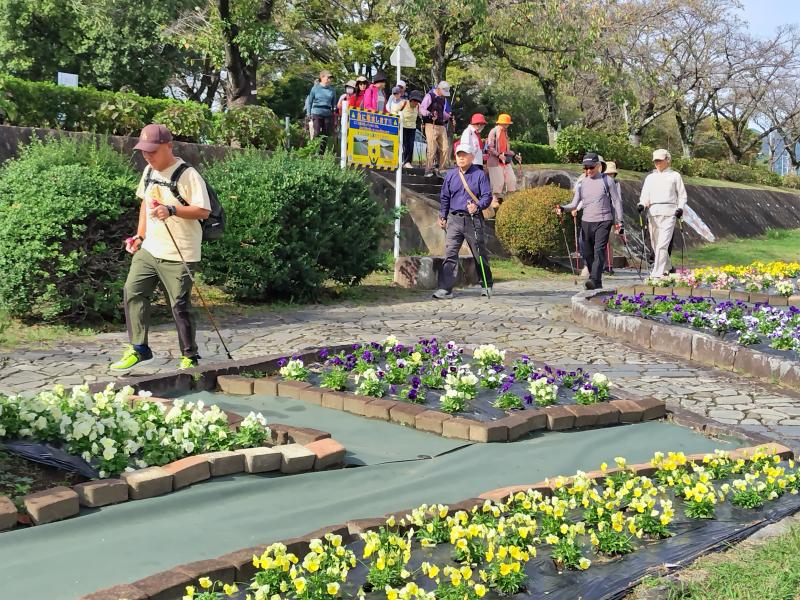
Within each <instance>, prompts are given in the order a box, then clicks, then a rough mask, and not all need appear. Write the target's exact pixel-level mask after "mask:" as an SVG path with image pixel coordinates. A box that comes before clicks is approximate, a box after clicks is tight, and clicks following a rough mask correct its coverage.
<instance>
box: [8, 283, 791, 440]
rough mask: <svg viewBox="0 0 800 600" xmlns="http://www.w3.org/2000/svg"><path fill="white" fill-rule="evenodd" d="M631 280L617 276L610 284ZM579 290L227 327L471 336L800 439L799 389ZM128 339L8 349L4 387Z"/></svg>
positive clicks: (104, 359)
mask: <svg viewBox="0 0 800 600" xmlns="http://www.w3.org/2000/svg"><path fill="white" fill-rule="evenodd" d="M622 281H623V278H620V277H615V278H613V279H611V280H610V281H608V282H607V285H609V286H610V285H614V284H615V283H616V284H617V285H620V284H622ZM577 289H578V288H576V287H575V286H574V285H573V282H572V280H571V279H566V278H565V279H543V280H529V281H514V282H506V283H500V284H498V285H497V286H496V288H495V294H494V295H493V297H492V300H491V302H487V301H486V299H485V298H483V299H482V298H481V297H480V296H479V292H478V290H477V289H469V290H465V291H461V292H459V293H458V295H457V297H456V299H454V300H451V301H435V300H432V299H430V296H429V295H428V294H427V293H420V294H419V296H414V297H412V298H411V299H406V300H403V301H393V302H391V303H388V304H374V305H366V306H364V305H358V306H356V305H347V304H340V305H335V306H319V307H314V306H312V307H304V308H298V309H296V310H291V311H287V310H285V309H283V310H280V311H275V312H266V313H264V314H262V315H260V316H258V317H249V318H246V319H243V320H239V321H237V322H231V323H227V324H224V327H223V335H224V336H225V338H226V341H227V342H228V347H229V349H230V350H231V352H232V354H233V355H234V357H236V358H247V357H251V356H257V355H263V354H272V353H282V352H286V353H290V352H292V351H294V350H299V349H301V348H305V347H308V346H319V345H325V344H335V343H342V342H350V341H353V340H359V341H368V340H372V339H382V337H384V336H386V335H388V334H389V333H394V334H395V335H397V336H398V337H399V338H401V339H404V340H407V341H412V340H411V338H413V339H418V338H419V337H430V336H436V337H438V338H440V339H448V340H449V339H453V340H456V341H457V342H459V343H464V344H478V343H495V344H497V345H498V346H500V347H502V348H506V349H508V350H514V351H518V352H527V353H529V354H530V355H532V356H534V357H537V358H539V359H543V360H546V361H548V362H550V363H552V364H554V365H558V366H571V365H576V366H577V365H585V364H587V363H588V364H590V365H593V366H594V368H595V369H596V370H599V371H603V372H605V373H606V374H608V375H609V376H610V377H611V378H612V380H614V381H618V382H620V383H621V384H624V385H625V386H629V387H631V388H635V389H638V390H641V391H643V392H647V393H649V394H653V395H656V396H658V397H663V398H665V399H666V400H667V402H668V403H669V404H670V405H672V406H681V407H683V408H686V409H688V410H691V411H693V412H695V413H697V414H700V415H703V416H708V417H712V418H714V419H716V420H717V421H720V422H723V423H727V424H737V425H741V426H743V427H746V428H749V429H751V430H752V431H756V432H759V433H763V434H766V435H771V436H772V437H774V438H776V439H779V440H781V441H783V442H788V443H790V444H792V445H795V446H797V447H800V394H796V393H793V392H790V391H787V390H783V389H779V388H777V387H774V386H767V385H762V384H760V383H757V382H756V381H755V380H753V379H747V378H743V377H739V376H736V375H733V374H730V373H724V372H721V371H715V370H713V369H708V368H705V367H699V366H696V365H693V364H689V363H684V362H681V361H680V360H679V359H675V358H672V357H668V356H664V355H659V354H656V353H653V352H650V351H642V350H639V349H636V348H634V347H630V346H627V345H625V344H622V343H619V342H617V341H615V340H609V339H606V338H604V337H602V336H600V335H599V334H596V333H594V332H591V331H588V330H586V329H583V328H581V327H578V326H577V325H575V324H574V323H572V321H571V320H570V318H569V298H570V296H571V295H572V294H573V293H575V291H577ZM198 338H199V339H198V343H199V344H200V353H201V355H202V356H203V357H204V360H206V361H219V360H224V359H225V356H224V352H223V351H222V349H221V346H220V344H219V341H218V340H217V339H216V336H215V334H214V332H213V331H212V330H210V328H209V327H208V326H207V325H204V321H203V320H202V317H201V331H200V332H199V334H198ZM125 341H126V335H125V334H124V333H111V334H101V335H98V336H96V337H94V338H90V339H89V340H87V341H80V342H70V343H60V344H56V345H54V346H53V347H51V348H47V347H42V348H29V349H25V350H18V351H16V352H14V353H10V354H8V353H7V354H0V392H2V393H32V392H35V391H36V390H39V389H44V388H48V387H50V386H51V385H52V384H53V383H56V382H60V383H64V384H70V385H72V384H78V383H82V382H95V381H106V380H111V379H112V378H113V376H112V374H110V373H109V371H108V368H107V365H108V364H109V363H110V362H112V361H113V360H115V359H116V358H117V357H118V354H119V352H120V350H121V347H122V344H123V343H124V342H125ZM175 343H176V335H175V332H174V329H172V328H171V327H169V326H160V327H157V328H156V329H155V331H154V332H153V333H151V346H152V347H153V349H154V351H155V353H156V360H155V361H154V362H153V363H151V364H150V365H148V366H147V370H148V371H150V372H159V371H169V370H172V369H173V368H174V365H175V363H176V357H177V352H178V351H177V348H175ZM141 372H142V373H144V372H147V371H145V370H144V369H142V370H141ZM137 373H139V372H137Z"/></svg>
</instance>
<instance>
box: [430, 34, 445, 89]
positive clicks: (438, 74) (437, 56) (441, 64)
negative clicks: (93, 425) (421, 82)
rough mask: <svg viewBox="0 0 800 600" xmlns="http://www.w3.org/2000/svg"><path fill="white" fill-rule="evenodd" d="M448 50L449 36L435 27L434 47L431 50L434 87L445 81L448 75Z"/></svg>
mask: <svg viewBox="0 0 800 600" xmlns="http://www.w3.org/2000/svg"><path fill="white" fill-rule="evenodd" d="M446 48H447V35H446V34H445V33H444V32H443V31H442V30H441V28H440V27H434V32H433V47H432V48H431V78H432V79H433V85H436V84H438V83H439V82H440V81H445V77H446V75H447V64H446V61H445V50H446Z"/></svg>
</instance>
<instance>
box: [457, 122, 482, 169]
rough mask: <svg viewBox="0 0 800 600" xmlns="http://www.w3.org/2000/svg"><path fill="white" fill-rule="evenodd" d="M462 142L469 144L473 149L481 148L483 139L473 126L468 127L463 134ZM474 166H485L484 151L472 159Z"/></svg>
mask: <svg viewBox="0 0 800 600" xmlns="http://www.w3.org/2000/svg"><path fill="white" fill-rule="evenodd" d="M460 141H461V142H464V143H469V144H470V145H471V146H472V147H473V148H480V147H481V138H480V136H479V135H478V132H477V131H475V128H474V127H473V126H472V125H467V128H466V129H465V130H464V133H462V134H461V138H460ZM472 164H473V165H478V166H483V151H481V152H477V153H475V155H474V156H473V157H472Z"/></svg>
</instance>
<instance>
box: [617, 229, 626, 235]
mask: <svg viewBox="0 0 800 600" xmlns="http://www.w3.org/2000/svg"><path fill="white" fill-rule="evenodd" d="M617 235H619V236H620V237H622V236H623V235H625V228H624V227H620V228H619V229H617Z"/></svg>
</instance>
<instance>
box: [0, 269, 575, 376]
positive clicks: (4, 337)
mask: <svg viewBox="0 0 800 600" xmlns="http://www.w3.org/2000/svg"><path fill="white" fill-rule="evenodd" d="M392 268H393V267H392ZM492 271H493V273H494V279H495V281H497V282H503V281H512V280H520V279H536V278H542V277H545V278H554V277H562V275H559V274H557V273H553V272H551V271H547V270H545V269H542V268H539V267H529V266H526V265H523V264H522V263H520V262H519V261H516V260H509V259H506V260H493V261H492ZM392 279H393V270H391V269H390V270H383V271H375V272H373V273H371V274H370V275H368V276H367V277H366V278H365V279H364V281H362V282H361V284H359V285H356V286H344V285H339V284H336V283H334V282H329V283H327V284H326V285H325V288H324V289H323V290H322V293H321V294H320V297H319V298H318V299H317V300H316V301H315V302H310V303H297V302H290V301H285V300H282V301H275V302H260V303H247V302H238V301H236V300H235V299H234V298H232V297H231V296H230V295H229V294H227V293H226V292H225V291H224V290H222V289H220V288H217V287H213V286H209V285H206V284H203V283H202V276H200V277H198V280H199V282H200V285H201V289H202V294H203V298H205V300H206V303H207V304H208V305H209V307H210V308H211V310H212V312H213V313H214V317H215V318H216V319H217V320H218V321H228V322H230V321H235V320H236V319H239V318H246V317H249V316H254V315H257V314H263V313H265V312H276V311H286V310H292V309H296V308H299V307H301V306H308V305H328V304H337V303H347V304H355V305H359V304H373V303H380V302H384V303H386V302H399V301H404V300H414V299H420V298H427V295H428V294H427V292H420V291H417V290H408V289H405V288H401V287H399V286H396V285H394V283H393V281H392ZM192 298H193V302H194V304H195V307H196V309H197V311H198V318H199V319H200V320H201V321H205V320H207V318H208V317H207V316H205V315H204V314H203V312H204V311H203V308H202V305H201V304H200V299H199V298H198V296H197V292H196V291H193V292H192ZM152 316H153V321H154V323H170V322H171V321H172V316H171V313H170V311H169V310H168V309H167V306H166V304H165V303H164V301H163V298H157V299H156V302H155V303H154V307H153V313H152ZM124 329H125V323H122V322H120V323H100V324H87V325H84V326H76V327H70V326H66V325H48V324H33V325H30V324H26V323H22V322H20V321H18V320H16V319H12V318H10V317H9V316H8V315H6V314H4V313H2V312H0V349H2V350H4V351H7V350H11V349H13V348H17V347H22V346H42V345H52V344H55V343H57V342H62V341H66V340H73V341H78V340H80V339H81V338H84V339H85V338H88V337H90V336H93V335H96V334H97V333H101V332H107V331H123V330H124ZM0 360H2V359H0ZM0 366H2V364H1V363H0Z"/></svg>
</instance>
